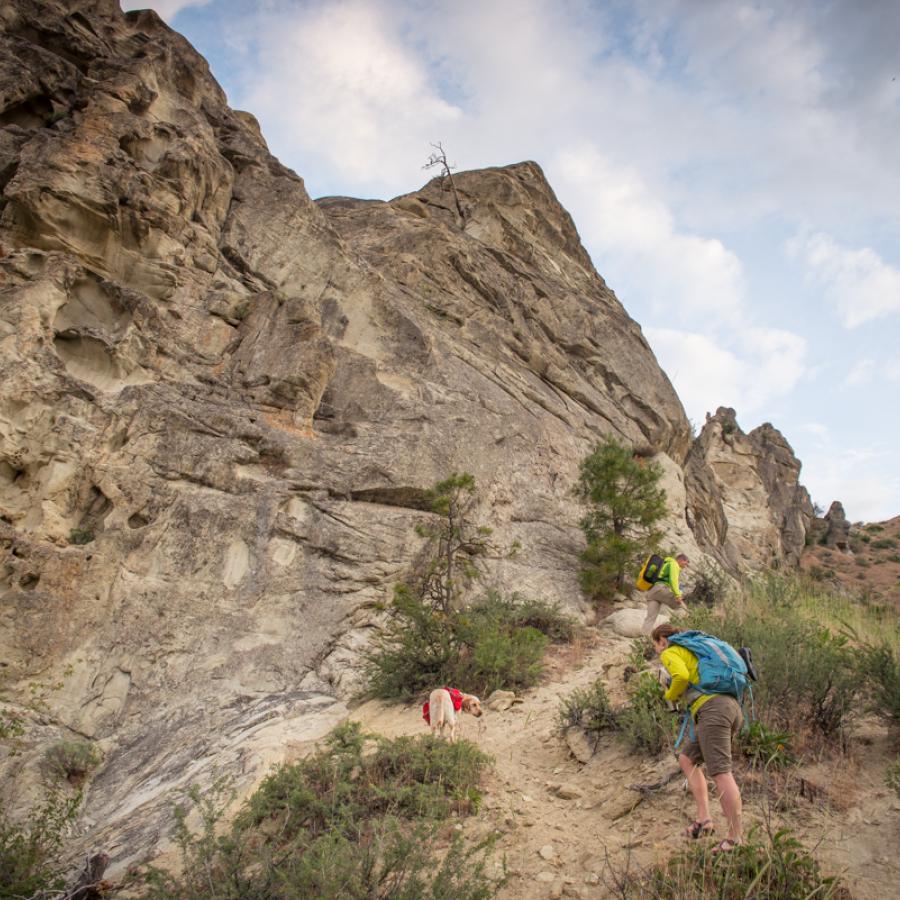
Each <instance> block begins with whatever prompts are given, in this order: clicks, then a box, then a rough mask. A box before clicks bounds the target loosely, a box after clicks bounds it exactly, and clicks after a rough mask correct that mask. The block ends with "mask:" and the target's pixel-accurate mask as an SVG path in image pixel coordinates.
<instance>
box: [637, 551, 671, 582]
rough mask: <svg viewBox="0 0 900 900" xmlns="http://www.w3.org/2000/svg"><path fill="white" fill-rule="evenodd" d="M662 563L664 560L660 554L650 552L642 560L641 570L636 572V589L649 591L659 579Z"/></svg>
mask: <svg viewBox="0 0 900 900" xmlns="http://www.w3.org/2000/svg"><path fill="white" fill-rule="evenodd" d="M664 564H665V560H664V559H663V558H662V557H661V556H658V555H657V554H656V553H651V554H650V555H649V556H648V557H647V558H646V559H645V560H644V564H643V565H642V566H641V571H640V572H639V573H638V577H637V581H635V586H636V587H637V589H638V590H639V591H649V590H650V588H652V587H653V585H654V584H656V582H657V581H659V575H660V572H662V567H663V565H664Z"/></svg>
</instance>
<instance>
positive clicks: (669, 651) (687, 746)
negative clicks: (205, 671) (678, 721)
mask: <svg viewBox="0 0 900 900" xmlns="http://www.w3.org/2000/svg"><path fill="white" fill-rule="evenodd" d="M650 637H651V640H652V641H653V649H654V650H655V651H656V652H657V654H659V659H660V662H661V663H662V664H663V666H665V668H666V671H667V672H668V673H669V675H670V676H671V682H670V684H669V688H668V690H667V691H666V693H665V699H666V700H668V701H669V702H671V703H678V702H681V703H683V704H684V705H686V707H687V709H686V710H685V713H684V715H685V719H684V725H683V726H682V732H681V735H680V736H679V738H678V740H679V743H680V741H681V740H682V738H683V737H684V734H685V730H687V726H690V730H689V732H688V737H689V740H688V741H686V742H685V743H684V745H683V747H682V749H681V752H680V753H679V755H678V765H679V766H680V767H681V771H682V772H684V774H685V777H686V778H687V783H688V787H689V788H690V790H691V794H692V795H693V797H694V802H695V803H696V804H697V818H696V819H695V820H694V822H693V823H692V824H691V825H689V826H688V827H687V828H686V829H685V835H686V836H687V837H690V838H694V839H695V840H696V839H697V838H699V837H700V836H701V835H705V834H713V833H714V832H715V828H714V826H713V823H712V819H711V818H710V815H709V793H708V791H707V788H706V775H704V773H703V771H702V770H701V768H700V765H701V763H706V769H707V771H708V772H709V775H710V777H711V778H712V780H713V781H714V782H715V785H716V790H717V791H718V793H719V802H720V803H721V804H722V812H724V813H725V819H726V821H727V822H728V836H727V837H726V838H725V840H723V841H722V842H721V843H720V844H719V845H718V846H717V847H716V850H717V851H721V850H731V849H732V847H734V846H735V845H736V844H740V843H741V838H742V832H741V829H742V825H741V813H742V804H741V791H740V788H739V787H738V785H737V782H736V781H735V780H734V775H733V774H732V771H731V768H732V765H731V742H732V739H733V738H734V737H736V736H737V733H738V732H739V731H740V728H741V723H742V722H743V720H744V714H743V712H742V710H741V705H740V703H739V702H738V700H739V699H740V698H741V697H742V696H743V694H744V691H745V690H747V687H748V685H749V683H750V681H749V679H750V678H751V677H753V676H752V675H751V674H750V670H749V669H748V666H747V664H746V662H745V661H744V658H743V657H742V654H739V653H738V651H737V650H735V649H734V648H733V647H732V646H731V645H730V644H726V643H725V642H724V641H720V640H719V639H718V638H714V637H712V636H711V635H708V634H704V633H703V632H702V631H682V630H681V629H680V628H676V627H675V626H674V625H670V624H669V623H668V622H663V623H662V624H661V625H657V626H656V628H654V629H653V633H652V634H651V636H650ZM744 652H746V651H744ZM748 658H749V657H748ZM679 743H676V745H675V747H676V749H678V746H679Z"/></svg>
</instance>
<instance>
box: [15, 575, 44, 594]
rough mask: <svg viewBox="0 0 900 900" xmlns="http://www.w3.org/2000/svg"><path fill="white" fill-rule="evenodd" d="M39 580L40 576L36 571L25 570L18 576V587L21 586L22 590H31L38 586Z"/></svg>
mask: <svg viewBox="0 0 900 900" xmlns="http://www.w3.org/2000/svg"><path fill="white" fill-rule="evenodd" d="M40 580H41V576H40V575H38V574H37V573H36V572H26V573H25V574H24V575H23V576H22V577H21V578H19V587H20V588H22V590H23V591H33V590H34V589H35V588H36V587H37V586H38V582H39V581H40Z"/></svg>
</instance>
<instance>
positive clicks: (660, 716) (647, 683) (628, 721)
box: [616, 672, 679, 756]
mask: <svg viewBox="0 0 900 900" xmlns="http://www.w3.org/2000/svg"><path fill="white" fill-rule="evenodd" d="M628 687H629V699H628V703H627V705H626V706H625V707H624V708H623V709H621V710H619V712H618V714H617V716H616V721H617V723H618V726H619V729H620V731H621V732H622V735H623V737H624V738H625V740H626V741H627V742H628V744H629V746H630V747H632V748H633V749H635V750H640V751H643V752H645V753H650V754H651V755H653V756H658V755H659V754H660V753H662V752H663V751H664V750H667V749H671V748H672V747H673V746H674V743H675V736H676V734H677V729H678V723H679V719H678V717H677V716H675V715H673V714H672V711H671V710H670V709H669V708H668V707H667V706H666V701H665V700H663V688H662V685H661V684H660V683H659V681H658V680H657V678H656V676H655V675H653V674H652V673H650V672H641V673H639V674H638V676H637V677H636V678H633V679H632V680H631V681H630V682H629V685H628Z"/></svg>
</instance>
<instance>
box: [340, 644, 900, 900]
mask: <svg viewBox="0 0 900 900" xmlns="http://www.w3.org/2000/svg"><path fill="white" fill-rule="evenodd" d="M587 631H588V638H587V639H586V641H585V642H584V643H583V644H582V645H580V646H578V647H576V648H574V649H573V648H565V649H564V650H560V651H558V655H557V656H556V657H555V658H554V659H553V660H552V662H551V665H550V667H549V670H548V676H547V678H546V680H545V682H544V683H543V684H541V685H540V686H539V687H537V688H535V689H533V690H530V691H526V692H525V693H524V694H523V695H522V696H521V697H520V698H517V700H519V701H521V702H516V703H515V704H513V705H512V706H511V707H509V708H508V709H505V710H502V711H497V710H488V711H487V712H486V713H485V715H484V717H483V718H482V719H480V720H475V719H471V718H468V717H466V718H465V720H464V728H465V730H464V732H463V736H464V737H466V738H468V739H469V740H472V741H474V742H476V743H477V744H478V746H479V747H481V748H482V749H483V750H485V751H486V752H488V753H490V754H491V755H492V756H493V758H494V760H495V765H494V769H493V772H492V774H491V776H490V778H489V780H488V783H487V788H486V792H485V802H484V809H483V811H482V813H481V814H480V815H479V816H477V817H474V818H472V819H468V820H463V822H462V823H461V825H458V826H456V827H457V828H462V830H463V831H464V832H465V833H466V834H467V835H469V836H471V837H478V836H481V835H484V834H486V833H488V832H490V831H491V830H499V831H500V832H501V833H502V838H501V840H500V842H499V854H498V858H499V856H503V857H505V860H506V865H507V869H508V872H509V876H510V877H509V882H508V884H507V886H506V887H505V888H504V889H503V891H502V893H501V895H500V896H501V897H502V898H505V900H513V898H515V900H538V898H540V900H543V898H549V897H560V896H572V897H585V898H587V897H605V896H611V895H612V893H611V892H612V887H611V886H612V885H613V883H614V880H615V878H616V877H617V876H621V874H622V873H623V872H625V871H626V870H627V869H628V867H629V866H630V867H631V868H632V870H633V869H635V868H636V867H642V866H648V865H650V864H652V863H655V862H659V861H662V860H664V859H666V858H667V857H668V856H670V855H671V854H672V853H673V852H674V851H675V850H676V849H678V847H679V846H681V844H682V842H683V841H684V838H683V837H682V836H681V832H682V829H683V828H684V826H685V825H686V824H687V823H689V822H690V821H691V819H692V818H693V815H692V813H693V805H692V803H691V800H690V796H689V794H688V793H687V792H686V791H685V788H684V782H683V779H681V778H677V779H675V780H673V781H672V782H671V783H670V784H669V785H668V786H667V787H665V788H663V789H661V790H659V791H657V792H654V793H653V794H651V795H650V796H647V797H642V796H641V794H639V793H638V792H636V791H633V790H631V789H629V785H631V784H634V783H650V782H655V781H657V780H659V779H660V778H662V777H663V776H664V775H666V774H668V773H670V772H672V771H674V770H675V769H676V767H677V765H676V763H675V761H674V758H672V757H665V758H663V759H661V760H651V759H649V758H647V757H645V756H642V755H638V754H635V753H633V752H632V751H630V750H629V749H628V748H627V747H626V746H625V744H624V743H622V742H621V741H620V740H618V739H617V738H615V737H612V736H611V737H609V738H608V739H607V740H605V741H604V742H603V743H602V744H601V745H600V746H599V747H598V749H597V752H596V753H595V755H594V756H593V757H592V758H591V759H590V761H589V762H587V763H586V764H582V763H580V762H578V761H577V760H576V759H574V758H573V756H572V755H571V753H570V751H569V749H568V747H567V745H566V743H565V741H564V740H563V738H562V736H561V735H560V733H559V731H558V728H557V713H558V709H559V706H560V702H561V700H562V699H563V698H564V697H566V696H568V695H569V694H570V693H571V692H572V691H573V690H574V689H576V688H579V687H585V686H587V685H589V684H591V683H592V682H593V681H594V679H596V678H598V677H601V676H602V677H603V678H604V679H605V681H606V684H607V688H608V691H609V694H610V697H611V699H612V700H613V702H614V704H615V703H621V702H624V699H625V694H624V679H623V672H624V668H625V666H626V664H627V657H628V652H629V649H630V646H631V642H630V640H629V639H627V638H622V637H619V636H618V635H616V634H614V633H612V632H611V631H610V630H609V629H606V628H590V629H588V630H587ZM352 718H354V719H356V720H357V721H359V722H360V723H361V724H362V725H363V726H364V728H366V729H367V730H369V731H371V732H374V733H378V734H382V735H385V736H387V737H396V736H398V735H402V734H420V733H423V731H424V729H425V727H426V726H425V723H424V722H423V721H422V718H421V712H420V709H419V707H418V706H409V707H402V706H396V705H393V706H392V705H386V704H383V703H381V702H378V701H372V702H369V703H365V704H363V705H362V706H359V707H358V708H357V709H356V710H355V711H354V712H353V713H352ZM888 751H889V747H888V735H887V732H886V729H885V728H883V727H882V726H881V725H879V724H877V723H875V722H870V721H866V722H864V723H862V724H861V725H860V727H859V729H858V731H857V732H856V736H855V739H854V740H853V742H852V746H851V750H850V753H849V754H848V755H847V756H846V757H843V758H827V757H826V758H823V759H821V760H820V761H819V762H817V763H815V764H813V765H809V766H805V767H804V768H803V769H802V770H801V771H800V772H799V773H798V775H799V776H802V777H803V779H804V780H803V782H801V781H800V780H799V778H798V779H796V780H795V784H797V785H798V786H799V785H800V784H801V783H802V784H803V785H804V788H803V794H804V795H805V796H803V795H801V794H800V792H799V790H798V789H797V788H787V789H785V790H782V791H779V797H778V802H777V803H776V802H773V801H772V800H769V801H767V800H766V798H765V796H764V794H763V792H762V790H761V788H760V786H759V785H755V784H754V783H753V782H752V780H750V779H742V780H743V781H744V799H745V817H746V822H747V826H748V827H749V826H752V825H754V824H757V825H760V826H761V827H763V828H765V827H766V826H767V824H768V825H771V826H775V827H778V826H781V825H789V826H790V827H791V828H793V829H795V830H796V832H797V834H798V836H799V837H800V838H801V839H802V841H803V843H804V844H805V845H806V846H807V847H809V848H812V847H816V848H817V849H816V856H817V858H818V859H819V860H820V862H821V864H822V867H823V869H824V870H825V871H826V873H828V874H840V875H842V877H843V878H844V880H845V882H846V883H847V885H848V886H849V887H850V888H851V890H852V892H853V896H854V898H856V900H869V898H871V900H875V898H878V900H881V898H884V897H886V896H893V890H894V888H895V887H896V885H897V884H898V883H900V861H898V858H897V854H896V850H897V847H898V845H900V844H898V841H900V801H898V800H897V798H896V796H895V795H894V794H893V793H892V792H890V791H889V790H888V788H887V787H886V786H885V784H884V771H885V765H886V762H887V760H888ZM773 806H784V807H786V808H785V809H777V810H776V809H773V808H771V807H773ZM714 815H717V816H718V822H717V825H718V827H719V830H720V832H721V835H720V836H722V837H724V832H722V821H721V814H720V811H719V809H718V807H717V805H716V804H715V803H714ZM891 885H893V886H894V888H892V887H891Z"/></svg>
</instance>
